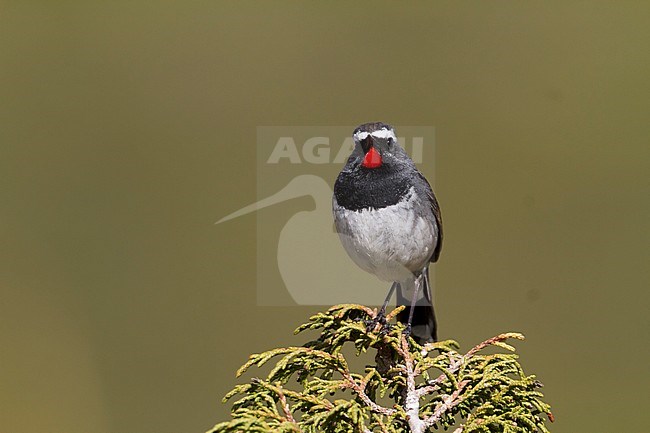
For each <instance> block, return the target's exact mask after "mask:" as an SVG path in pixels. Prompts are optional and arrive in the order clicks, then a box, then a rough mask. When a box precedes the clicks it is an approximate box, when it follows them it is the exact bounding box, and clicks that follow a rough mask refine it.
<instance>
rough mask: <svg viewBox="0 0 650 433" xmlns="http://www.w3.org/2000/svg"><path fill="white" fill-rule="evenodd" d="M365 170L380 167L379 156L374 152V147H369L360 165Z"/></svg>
mask: <svg viewBox="0 0 650 433" xmlns="http://www.w3.org/2000/svg"><path fill="white" fill-rule="evenodd" d="M361 165H363V166H364V167H366V168H377V167H380V166H381V155H380V154H379V152H377V151H376V150H375V148H374V147H371V148H370V150H368V153H366V156H365V157H364V158H363V162H362V163H361Z"/></svg>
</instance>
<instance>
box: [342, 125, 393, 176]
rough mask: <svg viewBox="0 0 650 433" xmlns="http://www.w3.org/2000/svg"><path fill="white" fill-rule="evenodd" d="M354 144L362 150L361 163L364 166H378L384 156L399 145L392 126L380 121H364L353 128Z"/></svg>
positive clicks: (382, 161)
mask: <svg viewBox="0 0 650 433" xmlns="http://www.w3.org/2000/svg"><path fill="white" fill-rule="evenodd" d="M353 138H354V144H355V146H356V147H357V148H358V149H360V150H361V151H362V152H363V155H364V156H363V161H362V162H361V165H362V166H364V167H365V168H378V167H381V165H382V164H383V163H384V158H385V157H386V156H387V155H390V154H391V153H392V152H393V148H394V147H396V146H399V144H397V137H396V136H395V131H394V130H393V127H392V126H390V125H387V124H385V123H382V122H373V123H364V124H363V125H360V126H359V127H357V129H355V130H354V134H353Z"/></svg>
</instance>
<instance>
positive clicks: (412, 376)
mask: <svg viewBox="0 0 650 433" xmlns="http://www.w3.org/2000/svg"><path fill="white" fill-rule="evenodd" d="M402 308H403V307H398V308H397V309H395V310H393V311H392V312H391V313H389V314H388V315H387V316H386V321H387V322H385V323H386V324H385V325H382V323H384V321H383V320H381V318H380V317H378V315H377V312H376V310H373V309H370V308H367V307H364V306H360V305H338V306H335V307H332V308H330V309H329V310H328V311H326V312H323V313H319V314H316V315H315V316H313V317H311V319H310V321H309V322H308V323H306V324H304V325H302V326H300V327H299V328H298V329H297V330H296V333H299V332H303V331H307V330H315V331H319V332H320V336H319V337H318V338H317V339H316V340H313V341H310V342H308V343H307V344H305V345H304V346H301V347H288V348H281V349H274V350H270V351H268V352H264V353H261V354H256V355H252V356H251V357H250V359H249V360H248V362H247V363H246V364H244V365H243V366H242V367H241V368H240V369H239V371H238V372H237V376H240V375H242V374H244V373H245V372H246V371H247V370H249V369H250V368H251V367H253V366H257V367H261V366H263V365H265V364H267V363H269V362H270V361H271V360H273V361H275V362H276V364H275V366H274V367H273V368H272V370H271V372H270V373H269V374H268V375H267V377H266V378H265V379H259V378H254V379H252V380H251V381H250V383H248V384H244V385H239V386H237V387H236V388H235V389H233V390H232V391H231V392H230V393H228V394H227V395H226V397H225V398H224V402H225V401H227V400H229V399H232V398H235V396H237V398H238V400H236V401H235V402H234V404H233V407H232V420H231V421H228V422H222V423H220V424H217V425H216V426H215V427H214V428H213V429H212V430H211V431H210V433H236V432H259V433H268V432H305V433H312V432H313V433H316V432H332V433H352V432H360V433H368V432H383V433H398V432H400V433H401V432H416V433H422V432H426V431H433V430H434V429H443V430H449V429H454V430H453V431H454V433H461V432H462V433H474V432H476V433H479V432H480V433H488V432H504V433H515V432H548V430H547V429H546V427H545V425H544V418H545V417H547V416H548V418H549V419H551V420H552V419H553V418H552V414H551V412H550V408H549V406H548V405H547V404H546V403H544V402H543V401H542V400H541V398H542V394H541V393H540V392H539V388H540V387H541V386H542V385H541V383H539V382H538V381H537V380H536V379H535V376H527V375H526V374H524V371H523V370H522V368H521V366H520V365H519V363H518V361H517V355H515V354H514V353H496V354H484V353H483V349H485V348H486V347H488V346H496V347H498V348H501V349H505V350H506V351H508V352H513V351H514V348H513V347H512V346H510V345H509V344H507V343H506V342H505V341H506V340H508V339H517V340H523V336H522V335H521V334H515V333H509V334H501V335H498V336H496V337H493V338H491V339H489V340H486V341H484V342H483V343H481V344H479V345H477V346H475V347H474V348H472V349H471V350H470V351H469V352H467V353H466V354H464V355H462V354H460V353H459V352H458V349H459V346H458V344H457V343H456V342H455V341H452V340H448V341H442V342H438V343H431V344H426V345H424V346H420V345H419V344H417V343H416V342H415V341H413V339H411V338H410V337H408V336H406V335H405V334H404V326H403V325H402V324H400V323H395V321H394V318H395V316H396V315H397V313H398V312H399V311H401V309H402ZM346 344H347V345H348V346H350V345H351V346H353V347H354V348H355V349H356V354H357V356H360V355H362V354H364V353H370V354H373V353H374V355H375V356H374V363H373V364H372V365H368V366H366V368H365V371H364V372H363V374H360V373H355V372H352V371H350V368H349V366H348V362H347V360H346V358H345V357H344V356H343V353H342V350H343V348H344V346H346ZM292 388H295V389H292ZM337 397H338V398H337ZM342 397H346V398H342ZM382 401H391V402H392V403H391V406H386V405H385V404H384V405H382V403H381V402H382Z"/></svg>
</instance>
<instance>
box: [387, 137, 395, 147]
mask: <svg viewBox="0 0 650 433" xmlns="http://www.w3.org/2000/svg"><path fill="white" fill-rule="evenodd" d="M393 143H395V140H393V137H388V145H389V146H392V145H393Z"/></svg>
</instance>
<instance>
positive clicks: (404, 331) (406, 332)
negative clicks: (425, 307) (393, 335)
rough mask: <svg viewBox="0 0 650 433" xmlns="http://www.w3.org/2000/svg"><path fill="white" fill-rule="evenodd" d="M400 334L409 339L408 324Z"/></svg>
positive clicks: (409, 327)
mask: <svg viewBox="0 0 650 433" xmlns="http://www.w3.org/2000/svg"><path fill="white" fill-rule="evenodd" d="M402 334H404V335H405V336H406V337H409V336H410V335H411V324H410V323H409V324H408V325H406V327H405V328H404V330H403V331H402Z"/></svg>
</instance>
